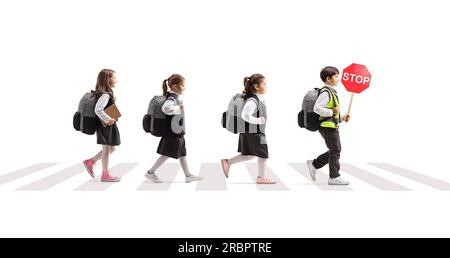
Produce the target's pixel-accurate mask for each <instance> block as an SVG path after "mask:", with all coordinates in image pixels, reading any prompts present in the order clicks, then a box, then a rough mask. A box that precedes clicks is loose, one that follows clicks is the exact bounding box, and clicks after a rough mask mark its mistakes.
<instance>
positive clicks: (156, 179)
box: [145, 172, 162, 183]
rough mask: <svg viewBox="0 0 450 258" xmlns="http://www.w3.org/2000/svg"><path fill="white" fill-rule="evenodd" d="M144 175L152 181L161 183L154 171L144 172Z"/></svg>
mask: <svg viewBox="0 0 450 258" xmlns="http://www.w3.org/2000/svg"><path fill="white" fill-rule="evenodd" d="M145 177H146V178H148V179H150V180H151V181H152V182H153V183H162V181H161V180H159V178H158V176H157V175H155V173H149V172H147V173H145Z"/></svg>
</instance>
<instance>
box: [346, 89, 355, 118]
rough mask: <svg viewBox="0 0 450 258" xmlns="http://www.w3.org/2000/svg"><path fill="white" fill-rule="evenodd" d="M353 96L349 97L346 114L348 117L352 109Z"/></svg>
mask: <svg viewBox="0 0 450 258" xmlns="http://www.w3.org/2000/svg"><path fill="white" fill-rule="evenodd" d="M353 95H355V94H354V93H352V96H351V97H350V105H348V112H347V115H350V109H352V103H353Z"/></svg>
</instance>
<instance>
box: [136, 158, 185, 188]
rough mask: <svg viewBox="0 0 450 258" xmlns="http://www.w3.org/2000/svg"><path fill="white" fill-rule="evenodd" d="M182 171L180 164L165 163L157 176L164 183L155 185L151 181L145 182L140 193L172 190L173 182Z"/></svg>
mask: <svg viewBox="0 0 450 258" xmlns="http://www.w3.org/2000/svg"><path fill="white" fill-rule="evenodd" d="M179 171H180V164H178V163H164V164H163V165H162V166H161V167H160V168H159V169H158V171H156V174H157V175H158V177H159V179H160V180H161V181H162V183H153V182H151V181H150V180H148V179H147V180H145V181H144V182H143V183H142V184H141V185H140V186H139V187H138V189H137V190H138V191H165V190H168V189H169V188H170V186H171V185H172V183H173V180H174V179H175V177H176V176H177V174H178V172H179Z"/></svg>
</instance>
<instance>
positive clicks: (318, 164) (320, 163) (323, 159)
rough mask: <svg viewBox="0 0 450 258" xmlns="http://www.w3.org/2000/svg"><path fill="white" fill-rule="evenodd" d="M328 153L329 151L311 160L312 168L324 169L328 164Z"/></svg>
mask: <svg viewBox="0 0 450 258" xmlns="http://www.w3.org/2000/svg"><path fill="white" fill-rule="evenodd" d="M329 153H330V151H327V152H325V153H323V154H321V155H319V157H317V158H316V159H315V160H313V166H314V168H317V169H319V168H322V167H324V166H325V165H326V164H328V161H329V160H330V157H329Z"/></svg>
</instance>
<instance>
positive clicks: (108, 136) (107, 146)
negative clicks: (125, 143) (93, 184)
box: [83, 69, 120, 182]
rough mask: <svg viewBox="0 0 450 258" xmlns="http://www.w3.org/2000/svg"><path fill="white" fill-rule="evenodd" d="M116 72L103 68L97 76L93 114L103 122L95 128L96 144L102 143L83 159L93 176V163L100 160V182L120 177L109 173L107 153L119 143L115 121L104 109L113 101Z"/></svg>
mask: <svg viewBox="0 0 450 258" xmlns="http://www.w3.org/2000/svg"><path fill="white" fill-rule="evenodd" d="M116 83H117V79H116V73H115V72H114V71H113V70H110V69H103V70H102V71H100V73H99V74H98V77H97V85H96V86H95V92H94V94H95V98H96V99H97V103H96V105H95V114H96V115H97V116H98V117H99V118H100V119H101V120H102V121H103V123H105V125H106V126H103V125H100V126H99V128H98V129H97V144H100V145H102V150H101V151H100V152H99V153H97V154H96V155H95V156H94V157H92V158H91V159H87V160H85V161H83V165H84V167H85V168H86V170H87V172H88V173H89V175H90V176H91V177H93V178H95V174H94V165H95V163H96V162H97V161H98V160H100V159H101V160H102V170H103V172H102V176H101V181H102V182H119V181H120V178H119V177H115V176H113V175H111V174H110V173H109V155H110V154H111V153H113V152H114V151H115V149H116V146H118V145H120V134H119V128H118V127H117V123H116V122H117V121H116V120H115V119H114V118H112V117H110V116H108V115H107V114H106V113H105V111H104V110H105V109H106V108H108V107H110V106H111V105H113V104H114V103H115V100H116V99H115V97H114V92H113V88H115V87H116Z"/></svg>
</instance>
